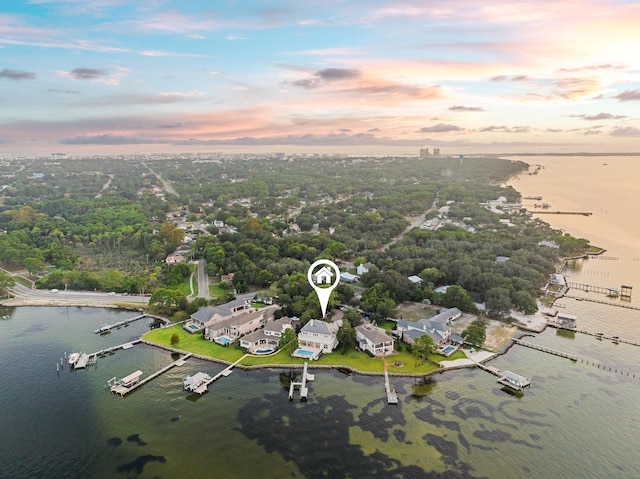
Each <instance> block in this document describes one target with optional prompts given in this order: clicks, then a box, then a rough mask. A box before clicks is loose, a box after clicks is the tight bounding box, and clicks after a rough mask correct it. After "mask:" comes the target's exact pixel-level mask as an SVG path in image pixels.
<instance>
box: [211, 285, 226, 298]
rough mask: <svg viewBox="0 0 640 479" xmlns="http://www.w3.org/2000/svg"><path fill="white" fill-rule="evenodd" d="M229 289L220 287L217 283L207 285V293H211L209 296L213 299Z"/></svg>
mask: <svg viewBox="0 0 640 479" xmlns="http://www.w3.org/2000/svg"><path fill="white" fill-rule="evenodd" d="M229 291H230V290H229V289H225V288H222V287H221V286H220V284H219V283H218V284H210V285H209V295H211V297H212V298H214V299H215V298H219V297H220V296H224V295H225V294H227V293H228V292H229Z"/></svg>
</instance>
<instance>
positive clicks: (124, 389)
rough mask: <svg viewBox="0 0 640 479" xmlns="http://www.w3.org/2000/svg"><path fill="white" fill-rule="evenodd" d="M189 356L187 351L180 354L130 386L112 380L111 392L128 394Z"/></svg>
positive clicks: (122, 395) (180, 363)
mask: <svg viewBox="0 0 640 479" xmlns="http://www.w3.org/2000/svg"><path fill="white" fill-rule="evenodd" d="M190 357H191V353H187V354H185V355H184V356H182V358H180V359H178V360H177V361H174V362H172V363H171V364H169V365H167V366H165V367H164V368H162V369H160V370H159V371H156V372H155V373H153V374H152V375H150V376H147V377H146V378H144V379H142V380H141V381H138V382H136V383H135V384H132V385H131V386H125V385H124V384H122V383H121V381H120V382H118V381H114V382H113V385H112V386H111V392H112V393H115V394H119V395H120V396H121V397H124V396H126V395H127V394H129V393H130V392H131V391H134V390H136V389H137V388H139V387H140V386H142V385H143V384H146V383H148V382H149V381H151V380H153V379H155V378H157V377H158V376H160V375H161V374H164V373H166V372H167V371H168V370H169V369H171V368H173V367H174V366H181V365H182V364H184V361H185V360H186V359H188V358H190ZM127 377H129V376H127ZM109 384H111V383H109Z"/></svg>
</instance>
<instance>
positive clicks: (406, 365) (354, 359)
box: [143, 325, 464, 374]
mask: <svg viewBox="0 0 640 479" xmlns="http://www.w3.org/2000/svg"><path fill="white" fill-rule="evenodd" d="M174 334H176V335H177V336H178V342H177V344H174V345H172V344H171V337H172V336H173V335H174ZM143 339H145V340H146V341H149V342H151V343H156V344H159V345H163V346H170V347H173V348H175V349H180V350H182V351H185V352H189V353H195V354H199V355H201V356H206V357H210V358H216V359H221V360H223V361H227V362H234V361H237V360H238V359H240V358H241V357H242V356H243V354H244V352H243V351H242V350H241V349H239V348H238V347H236V346H235V345H232V346H229V347H224V346H220V345H219V344H216V343H213V342H211V341H207V340H206V339H204V338H203V337H202V334H190V333H188V332H186V331H185V330H184V329H182V327H181V325H175V326H171V327H169V328H159V329H154V330H151V331H149V332H147V333H146V334H145V335H144V336H143ZM463 356H464V354H463V353H461V352H458V353H456V354H454V355H452V356H451V357H450V358H446V357H444V356H441V355H439V354H433V355H431V356H430V361H425V362H424V363H421V362H420V360H419V359H417V358H416V357H415V356H414V355H413V354H411V353H410V352H409V351H407V350H406V349H402V351H399V352H397V353H396V354H394V355H392V356H388V357H387V358H386V361H387V363H388V371H389V372H390V373H406V374H426V373H429V372H431V371H434V370H436V369H438V366H437V364H436V363H437V362H440V361H446V360H454V359H457V358H459V357H463ZM304 362H305V360H304V359H301V358H293V357H291V356H289V355H288V354H287V353H286V352H285V351H278V352H277V353H275V354H272V355H269V356H247V357H246V358H245V359H243V360H242V362H241V363H240V364H241V365H243V366H257V365H260V364H274V365H288V364H303V363H304ZM396 363H397V364H398V366H396V365H394V364H396ZM313 364H319V365H320V364H322V365H331V366H336V367H350V368H353V369H354V370H357V371H362V372H380V373H381V372H383V371H384V363H383V360H382V359H381V358H373V357H371V356H369V355H368V354H366V353H363V352H359V351H356V350H355V349H353V350H350V351H347V352H346V353H345V354H342V353H341V352H339V351H334V352H332V353H329V354H323V355H322V356H320V358H319V359H318V360H317V361H315V362H313Z"/></svg>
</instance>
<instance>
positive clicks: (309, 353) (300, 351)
mask: <svg viewBox="0 0 640 479" xmlns="http://www.w3.org/2000/svg"><path fill="white" fill-rule="evenodd" d="M295 354H300V355H301V356H309V357H311V356H313V351H307V350H306V349H296V352H295Z"/></svg>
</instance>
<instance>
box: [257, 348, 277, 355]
mask: <svg viewBox="0 0 640 479" xmlns="http://www.w3.org/2000/svg"><path fill="white" fill-rule="evenodd" d="M272 352H273V349H258V350H257V351H256V352H255V354H269V353H272Z"/></svg>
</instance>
